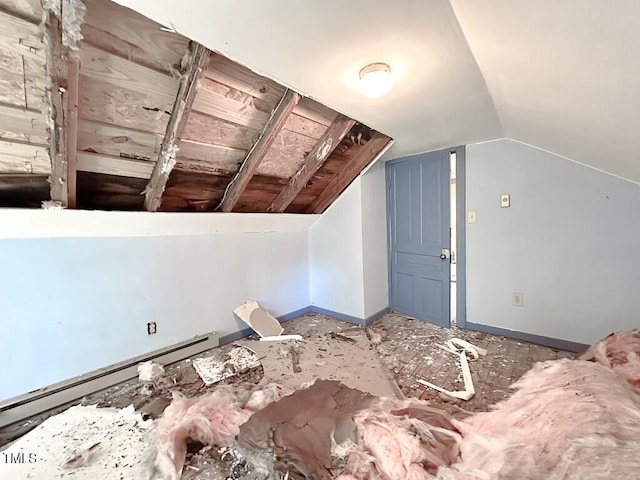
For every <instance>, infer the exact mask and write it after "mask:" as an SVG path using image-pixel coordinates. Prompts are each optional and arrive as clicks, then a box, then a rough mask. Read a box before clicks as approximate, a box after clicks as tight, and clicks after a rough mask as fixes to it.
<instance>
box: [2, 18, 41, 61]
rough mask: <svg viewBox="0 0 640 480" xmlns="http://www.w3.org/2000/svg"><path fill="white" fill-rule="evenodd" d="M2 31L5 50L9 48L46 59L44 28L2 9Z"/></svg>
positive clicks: (37, 58) (21, 53)
mask: <svg viewBox="0 0 640 480" xmlns="http://www.w3.org/2000/svg"><path fill="white" fill-rule="evenodd" d="M0 32H2V37H1V39H2V49H3V50H4V49H8V50H10V51H12V52H15V53H17V54H19V55H22V56H25V57H29V58H33V59H36V60H39V61H40V62H42V63H43V62H45V61H46V50H45V45H44V43H43V41H42V28H41V27H40V26H39V25H37V24H34V23H31V22H29V21H26V20H23V19H21V18H18V17H16V16H14V15H11V14H9V13H6V12H4V11H2V10H0Z"/></svg>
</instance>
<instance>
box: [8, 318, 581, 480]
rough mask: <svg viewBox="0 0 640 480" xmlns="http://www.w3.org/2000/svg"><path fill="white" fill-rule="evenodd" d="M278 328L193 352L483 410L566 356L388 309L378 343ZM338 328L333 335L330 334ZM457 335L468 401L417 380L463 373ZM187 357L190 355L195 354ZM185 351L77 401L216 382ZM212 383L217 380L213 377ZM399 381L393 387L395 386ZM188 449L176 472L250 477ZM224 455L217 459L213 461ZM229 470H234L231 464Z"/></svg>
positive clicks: (451, 382)
mask: <svg viewBox="0 0 640 480" xmlns="http://www.w3.org/2000/svg"><path fill="white" fill-rule="evenodd" d="M284 327H285V332H284V333H285V334H300V335H302V337H303V338H304V339H305V340H304V341H303V342H276V343H271V344H269V345H265V342H257V341H256V338H255V337H249V338H247V339H243V340H241V341H239V342H234V343H231V344H228V345H225V346H222V347H220V348H219V349H214V350H213V351H209V352H204V353H203V354H200V355H198V356H197V357H207V356H210V355H212V354H215V355H221V354H224V352H228V351H229V350H230V349H232V348H234V347H237V346H238V345H247V346H249V347H253V348H254V349H255V351H256V353H257V354H258V357H259V359H260V360H261V362H262V366H261V367H258V368H256V369H253V370H251V371H248V372H244V373H241V374H238V375H236V376H234V377H231V378H229V379H227V380H223V381H222V382H220V383H219V384H241V383H250V384H255V385H257V384H265V383H268V382H277V383H281V384H283V385H286V386H289V387H292V388H298V387H300V386H301V385H304V384H308V383H309V382H312V381H313V380H314V378H325V379H333V380H340V381H343V382H344V383H346V384H348V385H349V386H352V387H353V388H359V389H361V390H363V391H369V392H371V393H374V394H376V395H382V396H397V397H400V396H402V395H404V396H411V397H417V398H422V399H427V400H431V401H433V402H434V403H436V404H444V403H451V402H454V403H456V404H458V406H460V407H461V408H464V409H465V410H468V411H472V412H473V411H483V410H487V409H488V407H489V406H490V405H492V404H494V403H496V402H499V401H500V400H502V399H504V398H506V397H507V396H509V386H510V385H511V384H512V383H513V382H514V381H515V380H516V379H518V378H519V377H520V376H521V375H522V374H523V373H524V372H526V371H527V370H528V369H529V368H531V366H532V365H533V364H534V363H535V362H538V361H544V360H550V359H557V358H563V357H572V356H573V354H572V353H569V352H563V351H558V350H555V349H550V348H546V347H541V346H538V345H533V344H529V343H526V342H520V341H515V340H510V339H506V338H503V337H495V336H492V335H486V334H481V333H477V332H472V331H467V330H458V329H443V328H440V327H436V326H434V325H431V324H428V323H425V322H422V321H418V320H414V319H409V318H406V317H403V316H400V315H397V314H389V315H386V316H385V317H383V318H382V319H380V320H378V321H377V322H375V323H374V325H373V327H375V328H376V329H378V330H383V331H384V332H386V336H384V339H383V341H382V342H381V343H380V344H378V345H375V346H374V345H373V344H372V343H371V342H369V340H368V338H367V336H366V332H365V329H363V328H360V327H356V326H354V325H351V324H348V323H345V322H342V321H339V320H336V319H334V318H331V317H326V316H322V315H316V314H308V315H305V316H303V317H299V318H297V319H295V320H292V321H290V322H287V323H286V324H284ZM335 334H338V335H335ZM453 337H459V338H462V339H464V340H467V341H469V342H471V343H473V344H474V345H477V346H479V347H482V348H485V349H486V350H487V355H485V356H482V357H480V358H479V359H478V360H476V361H473V362H470V369H471V372H472V377H473V379H474V385H475V388H476V392H477V393H476V396H475V397H474V398H472V399H471V400H469V401H466V402H465V401H459V400H451V399H450V398H448V397H446V396H444V395H443V394H440V393H438V392H436V391H434V390H432V389H430V388H428V387H424V386H422V385H420V384H419V383H418V382H417V380H418V379H424V380H427V381H429V382H431V383H434V384H436V385H440V386H442V387H444V388H446V389H448V390H460V389H461V388H462V380H461V375H460V373H459V372H460V370H459V366H458V364H457V362H456V357H455V356H454V355H452V354H450V353H447V352H445V351H443V350H441V349H440V348H439V347H438V346H437V345H442V344H443V343H444V341H446V340H447V339H450V338H453ZM292 347H293V349H294V350H295V354H296V356H297V357H298V364H299V365H300V367H301V371H299V372H295V371H294V362H293V360H294V359H293V358H292V356H291V353H292V350H291V348H292ZM197 357H194V358H197ZM192 360H193V359H188V360H184V361H182V362H179V363H176V364H174V365H170V366H167V367H166V368H165V373H164V375H163V376H162V377H161V378H160V379H159V380H157V381H156V382H153V383H147V384H146V385H145V384H144V383H142V382H140V381H139V380H138V379H134V380H131V381H128V382H125V383H123V384H120V385H117V386H114V387H112V388H110V389H108V390H104V391H102V392H98V393H96V394H93V395H91V396H87V397H85V398H83V399H82V400H81V401H79V402H76V403H77V404H78V403H81V404H83V405H94V404H97V405H99V406H111V407H116V408H124V407H127V406H128V405H133V406H134V407H135V409H136V410H138V411H140V412H143V414H145V416H148V417H150V418H155V417H157V416H158V415H160V414H161V413H162V411H163V410H164V408H165V407H166V406H167V405H168V403H169V402H170V399H171V391H174V390H178V391H181V392H182V393H183V394H185V395H186V396H189V397H192V396H197V395H201V394H204V393H206V392H208V391H211V390H213V389H215V388H216V385H211V386H206V385H205V384H204V383H203V381H202V380H201V378H200V377H199V376H198V374H197V373H196V371H195V370H194V368H193V366H192ZM219 384H217V385H219ZM398 387H399V388H398ZM66 408H67V406H65V407H64V408H61V409H58V410H56V411H52V412H48V413H47V414H43V415H40V416H38V417H34V418H32V419H30V420H29V421H26V422H24V423H22V424H20V425H14V426H10V427H7V428H5V429H3V430H0V447H1V446H2V445H4V444H7V443H8V442H11V441H13V440H14V439H16V438H18V437H19V436H21V435H23V434H25V433H26V432H28V431H29V430H31V429H33V428H35V427H36V426H37V425H38V424H40V423H41V422H42V421H44V420H45V419H46V418H47V417H49V416H51V415H53V414H56V413H59V412H60V411H61V410H64V409H66ZM190 452H191V453H190V454H189V455H188V457H187V463H186V468H185V471H184V473H183V479H192V478H193V479H195V478H198V479H209V478H210V479H214V478H226V477H229V478H246V479H248V478H253V477H250V476H247V475H246V472H245V473H243V474H242V475H239V473H242V472H240V471H241V470H242V468H243V465H242V463H241V462H240V463H238V461H235V460H234V455H233V452H226V453H225V452H221V451H218V450H217V449H211V448H210V447H205V448H202V445H197V444H196V445H193V446H192V448H191V449H190ZM221 458H223V459H224V461H222V462H221V461H220V459H221ZM234 471H236V472H237V473H238V475H236V474H234V473H233V472H234Z"/></svg>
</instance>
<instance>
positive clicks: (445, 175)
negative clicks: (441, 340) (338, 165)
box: [386, 151, 450, 327]
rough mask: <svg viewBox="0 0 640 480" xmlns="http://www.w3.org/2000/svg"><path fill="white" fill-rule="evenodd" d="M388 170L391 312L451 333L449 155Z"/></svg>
mask: <svg viewBox="0 0 640 480" xmlns="http://www.w3.org/2000/svg"><path fill="white" fill-rule="evenodd" d="M386 169H387V185H388V195H389V197H388V207H389V213H388V222H389V224H388V226H389V240H390V242H389V264H390V265H389V267H390V292H389V293H390V299H389V302H390V307H391V310H392V311H395V312H398V313H402V314H405V315H408V316H410V317H414V318H418V319H421V320H426V321H429V322H431V323H434V324H436V325H440V326H443V327H449V308H450V304H449V288H450V284H449V281H450V260H449V256H450V255H449V251H450V245H449V243H450V235H449V218H450V216H449V176H450V173H449V152H447V151H442V152H436V153H428V154H423V155H417V156H414V157H408V158H403V159H399V160H392V161H390V162H387V165H386Z"/></svg>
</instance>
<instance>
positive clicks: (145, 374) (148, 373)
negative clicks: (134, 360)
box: [138, 361, 164, 382]
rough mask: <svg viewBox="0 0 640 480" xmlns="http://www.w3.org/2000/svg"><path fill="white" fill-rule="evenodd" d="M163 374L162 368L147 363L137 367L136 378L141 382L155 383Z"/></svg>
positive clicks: (153, 363) (150, 362)
mask: <svg viewBox="0 0 640 480" xmlns="http://www.w3.org/2000/svg"><path fill="white" fill-rule="evenodd" d="M163 373H164V367H163V366H162V365H160V364H158V363H155V362H152V361H149V362H143V363H141V364H140V365H138V378H139V379H140V380H141V381H143V382H155V381H156V380H157V379H158V378H160V377H161V376H162V374H163Z"/></svg>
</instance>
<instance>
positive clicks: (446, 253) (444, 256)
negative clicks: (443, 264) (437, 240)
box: [440, 248, 451, 260]
mask: <svg viewBox="0 0 640 480" xmlns="http://www.w3.org/2000/svg"><path fill="white" fill-rule="evenodd" d="M450 256H451V253H450V252H449V249H448V248H443V249H442V253H440V258H441V259H443V260H445V259H447V258H449V257H450Z"/></svg>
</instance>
